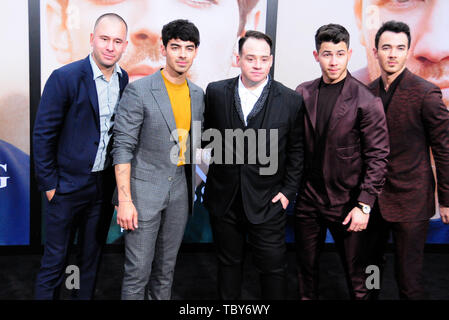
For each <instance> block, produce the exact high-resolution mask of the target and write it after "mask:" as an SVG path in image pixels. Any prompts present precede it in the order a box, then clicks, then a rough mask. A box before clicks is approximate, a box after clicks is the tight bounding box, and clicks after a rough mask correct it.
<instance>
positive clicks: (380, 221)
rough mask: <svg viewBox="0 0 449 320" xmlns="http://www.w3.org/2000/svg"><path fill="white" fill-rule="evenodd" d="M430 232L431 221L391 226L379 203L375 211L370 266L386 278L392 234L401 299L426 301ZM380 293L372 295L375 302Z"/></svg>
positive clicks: (370, 227)
mask: <svg viewBox="0 0 449 320" xmlns="http://www.w3.org/2000/svg"><path fill="white" fill-rule="evenodd" d="M428 228H429V220H424V221H413V222H388V221H386V220H385V219H384V218H383V217H382V215H381V213H380V211H379V207H378V206H377V203H376V205H375V206H374V208H373V212H372V214H371V218H370V222H369V224H368V229H367V231H368V240H369V252H370V263H369V264H373V265H377V266H378V267H379V269H380V271H381V276H382V275H383V270H384V265H385V257H384V254H385V249H386V246H387V243H388V240H389V239H390V234H392V235H393V246H394V256H395V259H394V267H395V277H396V281H397V284H398V288H399V297H400V298H401V299H408V300H421V299H425V298H426V296H425V290H424V286H423V279H422V278H423V276H422V269H423V260H424V245H425V242H426V238H427V230H428ZM381 289H382V286H381ZM381 289H380V290H381ZM380 290H375V292H373V298H374V299H376V298H377V297H378V295H379V293H380Z"/></svg>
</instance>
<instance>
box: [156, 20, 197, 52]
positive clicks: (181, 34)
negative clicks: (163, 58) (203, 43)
mask: <svg viewBox="0 0 449 320" xmlns="http://www.w3.org/2000/svg"><path fill="white" fill-rule="evenodd" d="M172 39H181V40H182V41H192V42H193V43H194V44H195V47H198V46H199V45H200V32H199V31H198V28H197V27H196V26H195V25H194V24H193V23H192V22H190V21H189V20H184V19H178V20H174V21H172V22H169V23H167V24H166V25H164V27H163V28H162V43H163V44H164V47H167V44H168V42H169V41H170V40H172Z"/></svg>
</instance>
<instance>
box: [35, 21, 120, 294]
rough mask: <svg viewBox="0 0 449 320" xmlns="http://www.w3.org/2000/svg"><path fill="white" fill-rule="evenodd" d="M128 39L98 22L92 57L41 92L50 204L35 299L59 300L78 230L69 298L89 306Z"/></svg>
mask: <svg viewBox="0 0 449 320" xmlns="http://www.w3.org/2000/svg"><path fill="white" fill-rule="evenodd" d="M126 37H127V25H126V22H125V21H124V20H123V18H121V17H120V16H118V15H116V14H112V13H108V14H104V15H102V16H100V17H99V18H98V19H97V21H96V22H95V27H94V31H93V33H92V34H91V35H90V43H91V46H92V53H91V54H90V55H89V56H88V57H87V58H85V59H83V60H80V61H76V62H73V63H70V64H68V65H66V66H64V67H62V68H60V69H57V70H55V71H54V72H53V73H52V74H51V75H50V77H49V79H48V81H47V83H46V85H45V88H44V92H43V94H42V98H41V101H40V104H39V109H38V112H37V115H36V121H35V126H34V133H33V147H34V151H33V152H34V163H35V174H36V179H37V183H38V187H39V189H40V190H41V191H44V192H45V195H46V199H47V200H48V202H47V203H46V204H47V210H46V217H45V219H46V221H45V223H46V241H45V251H44V256H43V257H42V261H41V267H40V270H39V272H38V275H37V279H36V288H35V297H36V299H55V298H57V297H58V291H59V290H58V288H59V286H60V285H61V283H62V281H63V276H64V273H65V264H66V260H67V256H68V255H67V252H68V247H69V244H70V243H71V242H72V240H73V236H74V231H75V230H78V238H77V243H78V244H79V248H80V251H79V255H78V258H79V260H78V264H77V267H78V268H79V275H80V277H79V286H78V284H77V281H75V283H74V287H75V288H74V289H75V290H74V291H73V296H74V298H77V299H92V296H93V293H94V289H95V280H96V274H97V269H98V265H99V260H100V254H101V247H102V244H103V243H104V241H105V239H106V236H107V229H108V227H109V224H110V219H111V217H112V213H113V208H112V205H111V198H112V192H113V189H114V187H115V184H114V175H113V170H112V167H111V163H112V161H111V159H110V155H109V151H110V146H111V136H112V127H113V124H114V114H115V109H116V106H117V105H118V101H119V98H120V95H121V93H122V92H123V90H124V88H125V86H126V85H127V83H128V74H127V73H126V72H125V71H124V70H122V69H121V68H120V67H119V66H118V65H117V61H119V60H120V58H121V56H122V53H123V52H124V51H125V49H126V46H127V43H128V42H127V41H126Z"/></svg>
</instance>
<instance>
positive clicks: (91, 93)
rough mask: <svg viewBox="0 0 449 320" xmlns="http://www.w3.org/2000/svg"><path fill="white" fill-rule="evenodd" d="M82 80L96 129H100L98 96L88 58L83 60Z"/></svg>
mask: <svg viewBox="0 0 449 320" xmlns="http://www.w3.org/2000/svg"><path fill="white" fill-rule="evenodd" d="M83 74H84V75H83V78H82V81H83V83H84V85H85V87H86V89H87V95H88V97H89V100H90V104H91V106H92V109H93V112H94V115H95V123H96V125H97V127H98V128H99V127H100V109H99V106H98V94H97V87H96V86H95V81H94V80H93V78H94V73H93V71H92V66H91V65H90V61H89V56H87V58H85V59H84V68H83Z"/></svg>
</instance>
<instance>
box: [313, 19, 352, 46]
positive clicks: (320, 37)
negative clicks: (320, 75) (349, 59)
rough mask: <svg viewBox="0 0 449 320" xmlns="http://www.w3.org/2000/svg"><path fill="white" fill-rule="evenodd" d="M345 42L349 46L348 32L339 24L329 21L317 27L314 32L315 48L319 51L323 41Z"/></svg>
mask: <svg viewBox="0 0 449 320" xmlns="http://www.w3.org/2000/svg"><path fill="white" fill-rule="evenodd" d="M342 41H343V42H344V43H346V46H347V47H348V48H349V32H348V30H346V28H345V27H343V26H342V25H339V24H335V23H330V24H326V25H324V26H321V27H320V28H318V30H317V31H316V33H315V48H316V51H320V48H321V44H322V43H323V42H332V43H335V44H337V43H340V42H342Z"/></svg>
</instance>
